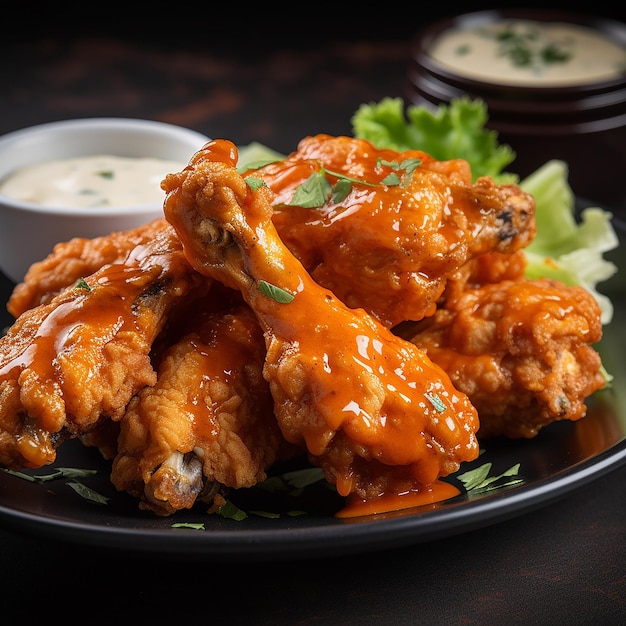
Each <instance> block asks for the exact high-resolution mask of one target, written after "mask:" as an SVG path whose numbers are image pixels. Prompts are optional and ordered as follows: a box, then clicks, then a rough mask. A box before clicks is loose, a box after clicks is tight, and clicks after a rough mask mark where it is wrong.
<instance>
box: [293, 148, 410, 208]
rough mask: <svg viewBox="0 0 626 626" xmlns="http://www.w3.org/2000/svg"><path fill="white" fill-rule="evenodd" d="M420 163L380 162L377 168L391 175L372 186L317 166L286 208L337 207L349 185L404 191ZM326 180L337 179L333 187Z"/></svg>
mask: <svg viewBox="0 0 626 626" xmlns="http://www.w3.org/2000/svg"><path fill="white" fill-rule="evenodd" d="M420 163H421V161H420V160H419V159H414V158H411V159H405V160H404V161H402V163H397V162H396V161H384V160H383V159H379V160H378V162H377V164H376V167H377V168H380V166H381V165H385V166H387V167H390V168H391V169H392V170H393V171H392V172H390V173H389V174H388V175H387V176H386V177H385V178H384V179H383V180H382V181H381V182H380V183H372V182H369V181H367V180H362V179H359V178H354V177H352V176H347V175H346V174H342V173H340V172H334V171H332V170H327V169H326V168H325V167H323V166H320V169H319V170H317V171H316V172H313V173H312V174H311V175H310V176H309V177H308V178H307V179H306V180H305V181H304V182H303V183H302V184H301V185H299V186H298V187H296V191H295V193H294V195H293V198H292V200H291V202H289V203H288V205H289V206H299V207H302V208H304V209H314V208H317V207H321V206H324V205H325V204H326V203H327V202H328V200H329V199H330V200H331V201H332V202H333V203H335V204H338V203H339V202H342V201H343V200H345V199H346V197H347V196H348V194H349V193H350V192H351V191H352V185H353V184H358V185H366V186H368V187H376V186H378V185H385V186H387V187H397V186H401V187H406V186H407V185H408V184H409V183H410V182H411V176H412V174H413V172H414V171H415V168H416V167H418V166H419V165H420ZM327 176H333V177H334V178H336V179H337V181H336V182H335V184H334V185H331V184H330V182H329V181H328V178H327Z"/></svg>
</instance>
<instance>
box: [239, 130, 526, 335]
mask: <svg viewBox="0 0 626 626" xmlns="http://www.w3.org/2000/svg"><path fill="white" fill-rule="evenodd" d="M416 164H419V165H417V167H415V165H416ZM414 167H415V169H413V168H414ZM249 174H251V175H254V176H258V177H260V178H262V179H263V180H264V181H265V182H266V184H267V185H268V186H269V187H270V188H271V189H272V191H274V193H275V198H274V199H273V200H272V203H273V206H274V215H273V217H272V220H273V222H274V224H275V226H276V228H277V230H278V233H279V234H280V237H281V239H282V240H283V241H284V243H285V244H286V245H287V247H288V248H289V249H290V250H291V251H292V252H293V253H294V254H295V255H296V256H297V257H298V259H299V260H300V261H301V262H302V263H303V265H304V266H305V268H306V269H307V270H308V271H309V273H310V274H311V276H312V277H313V279H314V280H315V281H316V282H318V283H319V284H321V285H322V286H324V287H326V288H327V289H330V290H331V291H333V293H334V294H335V295H336V296H337V297H339V298H340V299H341V300H343V302H345V303H346V304H347V305H348V306H350V307H352V308H357V307H361V308H364V309H366V310H367V311H368V312H369V313H370V314H372V315H374V316H375V317H376V318H378V320H379V321H381V322H382V323H384V324H385V325H386V326H388V327H392V326H395V325H396V324H398V323H400V322H402V321H404V320H419V319H422V318H423V317H425V316H429V315H432V314H433V313H434V311H435V306H436V301H437V299H438V298H439V297H440V296H441V294H442V292H443V290H444V288H445V285H446V281H447V278H448V277H449V276H450V275H451V274H453V273H454V272H455V271H456V270H457V269H458V268H459V267H461V266H462V265H463V264H465V263H466V262H467V261H469V260H470V259H472V258H474V257H476V256H479V255H481V254H485V253H487V252H495V251H497V252H500V253H504V252H507V253H511V252H515V251H516V250H519V249H521V248H523V247H524V246H526V245H528V243H529V242H530V241H531V240H532V238H533V237H534V235H535V219H534V211H535V203H534V199H533V198H532V197H531V196H530V195H529V194H527V193H525V192H523V191H522V190H521V189H520V188H519V187H518V186H516V185H501V186H498V185H496V184H495V183H494V182H493V180H492V179H490V178H487V177H484V178H480V179H478V180H477V181H476V183H475V184H472V182H471V180H472V179H471V172H470V168H469V165H468V163H467V162H466V161H464V160H460V159H458V160H452V161H437V160H435V159H434V158H433V157H431V156H429V155H428V154H426V153H424V152H421V151H418V150H410V151H406V152H401V153H398V152H395V151H392V150H379V149H376V148H375V147H374V146H373V145H372V144H370V143H369V142H367V141H365V140H363V139H354V138H350V137H331V136H329V135H316V136H314V137H306V138H304V139H303V140H302V141H301V142H300V144H299V145H298V150H297V151H296V152H294V153H293V154H291V155H289V156H288V157H287V158H286V159H285V160H284V161H281V162H277V163H272V164H269V165H266V166H264V167H262V168H260V169H258V170H255V171H253V172H249ZM338 181H339V182H340V183H343V184H344V187H343V189H346V190H347V191H346V193H345V194H339V190H338V188H337V189H332V190H331V185H335V184H336V183H337V182H338ZM313 183H315V187H314V188H313V189H311V187H312V186H313ZM324 183H325V184H326V187H325V186H324ZM346 183H347V184H346ZM307 185H308V186H309V187H308V193H307V194H303V191H304V190H305V189H307ZM298 194H300V195H298ZM319 194H321V196H322V197H321V199H320V198H319ZM344 195H345V197H344Z"/></svg>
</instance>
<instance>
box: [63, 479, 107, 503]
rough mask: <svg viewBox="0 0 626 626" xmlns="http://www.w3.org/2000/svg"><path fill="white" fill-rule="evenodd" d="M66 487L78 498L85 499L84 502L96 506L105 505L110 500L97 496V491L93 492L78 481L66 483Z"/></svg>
mask: <svg viewBox="0 0 626 626" xmlns="http://www.w3.org/2000/svg"><path fill="white" fill-rule="evenodd" d="M67 486H68V487H71V488H72V489H73V490H74V491H75V492H76V493H77V494H78V495H79V496H81V497H82V498H85V500H89V501H90V502H95V503H96V504H106V503H107V502H108V501H109V500H110V498H107V497H106V496H103V495H101V494H99V493H98V492H97V491H94V490H93V489H91V488H90V487H87V486H86V485H83V483H79V482H78V481H71V482H69V483H67Z"/></svg>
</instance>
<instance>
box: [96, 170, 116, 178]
mask: <svg viewBox="0 0 626 626" xmlns="http://www.w3.org/2000/svg"><path fill="white" fill-rule="evenodd" d="M96 176H100V178H104V179H106V180H113V178H114V177H115V172H114V171H113V170H100V171H99V172H96Z"/></svg>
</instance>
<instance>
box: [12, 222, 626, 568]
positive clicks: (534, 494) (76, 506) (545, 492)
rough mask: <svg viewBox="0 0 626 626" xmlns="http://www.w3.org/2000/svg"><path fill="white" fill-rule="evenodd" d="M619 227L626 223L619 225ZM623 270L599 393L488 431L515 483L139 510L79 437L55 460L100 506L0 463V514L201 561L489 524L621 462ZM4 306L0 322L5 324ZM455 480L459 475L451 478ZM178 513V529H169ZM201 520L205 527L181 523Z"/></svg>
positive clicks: (624, 453)
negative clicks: (606, 376)
mask: <svg viewBox="0 0 626 626" xmlns="http://www.w3.org/2000/svg"><path fill="white" fill-rule="evenodd" d="M616 228H617V230H618V233H619V234H620V237H622V235H623V233H624V232H626V231H624V229H623V225H621V224H619V223H616ZM623 255H624V252H623V246H620V248H619V249H617V250H615V251H613V252H612V253H609V254H608V255H607V257H609V258H610V259H611V260H613V261H614V262H615V263H616V264H617V265H618V268H624V267H626V261H624V259H623ZM623 280H624V279H623V277H621V275H620V273H619V272H618V274H617V275H616V276H615V277H614V278H613V279H611V280H610V281H607V283H605V284H604V285H602V286H603V287H604V288H603V291H604V292H605V293H608V295H610V297H611V298H612V300H613V302H614V305H615V315H614V321H613V322H612V323H611V324H609V325H608V326H607V327H605V333H604V338H603V340H602V342H601V345H600V351H601V353H602V356H603V359H604V364H605V367H606V368H607V369H608V371H609V372H610V373H611V374H613V375H614V377H615V381H614V384H613V386H612V388H611V389H610V390H603V391H601V392H598V393H597V394H595V395H594V396H593V397H592V398H591V399H590V401H589V413H588V415H587V416H586V417H585V418H584V419H582V420H580V421H578V422H575V423H573V422H560V423H555V424H552V425H550V426H548V427H546V428H544V429H543V430H542V432H541V433H540V434H539V435H538V436H537V437H536V438H534V439H532V440H524V441H494V442H490V443H489V444H488V445H487V446H486V451H485V452H484V454H483V455H482V456H481V457H480V459H479V460H477V461H475V462H474V463H472V464H467V465H466V466H464V467H463V468H462V470H461V472H465V471H467V470H468V469H471V468H472V467H475V466H477V465H482V464H484V463H486V462H492V463H493V470H492V473H493V474H499V473H502V472H504V471H505V470H507V469H508V468H510V467H511V466H513V465H515V464H517V463H519V464H520V469H519V475H518V477H519V478H522V479H523V482H521V483H519V484H517V485H514V486H511V487H504V488H499V489H494V490H493V491H488V492H483V493H480V494H473V495H472V494H471V493H470V494H467V493H462V495H459V496H458V497H455V498H454V499H451V500H448V501H446V502H441V503H438V504H435V505H429V506H424V507H421V508H414V509H408V510H405V511H400V512H395V513H389V514H382V515H376V516H370V517H361V518H352V519H340V518H337V517H335V516H334V513H335V512H336V511H337V510H338V508H339V507H340V506H341V502H340V501H339V499H338V498H337V496H336V495H335V494H334V493H333V492H332V491H330V490H329V489H326V488H320V489H318V490H315V489H313V490H311V491H307V492H306V494H305V496H303V498H301V499H300V500H294V501H293V502H289V503H285V502H281V503H280V507H281V508H278V509H275V510H281V511H287V510H288V509H294V508H300V509H305V510H307V511H308V513H307V514H306V515H299V516H290V515H288V514H287V513H285V512H283V513H281V514H280V515H279V516H278V517H275V518H268V517H264V516H260V515H257V514H253V513H250V514H249V515H248V517H247V518H246V519H244V520H242V521H235V520H232V519H225V518H222V517H220V516H217V515H209V516H208V515H206V514H205V512H204V510H203V509H202V508H198V509H197V510H192V511H186V512H178V513H177V514H175V515H174V516H172V517H168V518H159V517H156V516H154V515H152V514H149V513H145V512H142V511H139V510H138V508H137V503H136V501H134V500H133V499H132V498H130V497H129V496H127V495H126V494H122V493H117V492H116V491H115V489H114V488H113V486H112V485H111V483H110V481H109V479H108V472H109V466H108V464H107V463H106V462H104V461H103V460H102V459H101V458H100V456H99V454H98V453H97V452H96V451H95V450H93V449H89V448H85V447H84V446H82V445H81V444H80V443H78V442H75V441H73V442H67V443H65V444H63V445H62V446H61V447H60V449H59V454H58V458H57V462H56V463H55V464H54V466H52V467H46V468H44V469H41V470H38V471H37V472H35V473H36V474H48V473H51V472H52V471H53V469H54V468H55V467H73V468H92V469H96V470H98V471H97V473H96V474H95V475H94V476H91V477H88V478H83V479H81V482H82V483H83V484H85V485H87V486H88V487H91V488H92V489H94V490H95V491H96V492H98V493H100V494H102V495H104V496H106V497H108V498H109V500H108V502H107V503H106V504H96V503H93V502H91V501H89V500H87V499H85V498H84V497H82V496H80V495H79V494H78V493H77V492H76V491H74V489H72V488H71V487H70V486H69V484H68V482H69V481H66V480H63V479H61V480H53V481H49V482H44V483H33V482H28V481H26V480H24V479H22V478H19V477H16V476H13V475H10V474H9V473H6V472H3V471H0V523H1V524H2V525H3V526H4V527H5V528H7V529H10V530H14V531H16V532H20V533H27V534H28V533H30V534H33V535H34V534H36V535H37V536H39V537H49V538H52V539H57V540H63V541H67V542H72V543H77V544H82V545H85V546H89V547H95V548H111V549H122V550H125V551H133V552H138V553H145V554H150V555H158V556H159V557H165V556H168V557H172V558H183V559H187V560H191V559H203V560H215V561H218V560H230V561H233V560H242V561H243V560H281V559H293V558H308V557H320V556H328V555H334V556H337V555H341V554H348V553H355V552H366V551H371V550H380V549H384V548H391V547H398V546H402V545H408V544H411V543H419V542H425V541H430V540H433V539H439V538H443V537H446V536H450V535H453V534H459V533H463V532H466V531H468V530H472V529H476V528H480V527H485V526H488V525H490V524H494V523H497V522H499V521H501V520H504V519H507V518H511V517H513V516H516V515H520V514H522V513H524V512H527V511H530V510H533V509H536V508H538V507H540V506H544V505H547V504H550V503H553V502H554V501H556V500H558V499H559V498H561V497H564V496H566V495H568V494H570V493H571V492H573V491H574V490H576V489H578V488H579V487H581V486H583V485H585V484H587V483H589V482H590V481H592V480H595V479H597V478H599V477H601V476H603V475H604V474H606V473H607V472H609V471H611V470H613V469H615V468H616V467H618V466H620V465H621V464H623V463H625V462H626V369H625V368H624V366H623V362H621V361H622V358H623V354H625V353H626V331H625V330H624V328H623V327H621V326H620V324H619V320H620V319H624V315H626V290H625V289H624V283H623ZM0 287H1V289H2V291H1V293H0V296H1V297H2V299H3V300H6V299H7V298H8V295H9V293H10V289H11V288H12V285H11V284H10V283H9V282H8V281H6V280H4V281H0ZM8 321H9V318H8V316H6V315H5V317H4V318H3V319H2V320H1V323H2V324H3V325H6V324H7V323H8ZM446 480H449V481H451V482H453V483H454V484H456V485H457V486H461V483H459V482H458V481H457V479H456V478H455V477H451V478H449V479H446ZM240 498H241V500H240V504H241V506H242V507H246V508H247V510H248V511H251V510H253V509H257V510H258V509H266V510H267V509H269V508H272V507H275V506H276V505H277V503H276V502H274V501H272V500H271V499H265V496H264V495H263V494H259V493H258V491H255V490H252V491H250V492H247V493H245V494H240ZM176 523H182V524H184V525H185V527H182V528H175V527H173V525H174V524H176ZM190 524H200V525H202V527H201V528H198V529H194V528H191V527H188V525H190Z"/></svg>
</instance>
